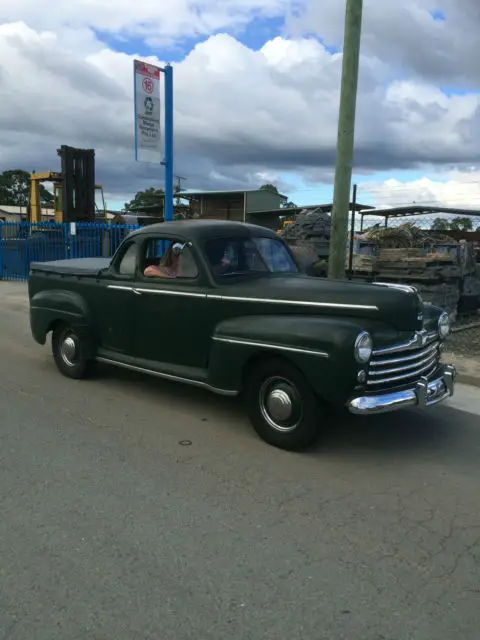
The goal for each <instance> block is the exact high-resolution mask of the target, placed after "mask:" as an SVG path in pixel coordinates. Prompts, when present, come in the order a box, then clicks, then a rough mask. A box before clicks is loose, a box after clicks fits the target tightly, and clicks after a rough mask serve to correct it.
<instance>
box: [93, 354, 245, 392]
mask: <svg viewBox="0 0 480 640" xmlns="http://www.w3.org/2000/svg"><path fill="white" fill-rule="evenodd" d="M95 360H96V361H97V362H103V363H104V364H109V365H112V366H114V367H120V368H121V369H128V370H129V371H136V372H137V373H145V374H147V375H150V376H155V377H156V378H162V379H163V380H169V381H171V382H182V383H183V384H188V385H191V386H193V387H200V388H201V389H206V390H208V391H212V392H213V393H217V394H218V395H221V396H236V395H238V391H230V390H228V389H219V388H218V387H212V386H211V385H209V384H207V383H206V382H201V381H200V380H191V379H189V378H182V377H181V376H174V375H172V374H170V373H160V372H159V371H154V370H153V369H145V368H144V367H137V366H135V365H133V364H126V363H125V362H118V360H111V359H110V358H103V357H101V356H98V357H96V358H95Z"/></svg>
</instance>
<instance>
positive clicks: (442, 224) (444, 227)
mask: <svg viewBox="0 0 480 640" xmlns="http://www.w3.org/2000/svg"><path fill="white" fill-rule="evenodd" d="M431 229H432V231H448V230H449V229H450V223H449V221H448V220H444V219H443V218H435V220H434V221H433V223H432V227H431Z"/></svg>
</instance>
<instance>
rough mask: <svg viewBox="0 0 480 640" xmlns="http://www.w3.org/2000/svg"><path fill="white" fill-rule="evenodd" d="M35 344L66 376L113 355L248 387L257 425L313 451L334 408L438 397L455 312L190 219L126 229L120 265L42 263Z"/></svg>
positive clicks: (382, 407)
mask: <svg viewBox="0 0 480 640" xmlns="http://www.w3.org/2000/svg"><path fill="white" fill-rule="evenodd" d="M29 297H30V321H31V330H32V334H33V337H34V339H35V340H36V341H37V342H38V343H40V344H42V345H43V344H45V342H46V339H47V335H48V333H49V332H52V350H53V357H54V359H55V363H56V365H57V367H58V369H59V370H60V371H61V372H62V373H63V374H64V375H66V376H68V377H71V378H82V377H84V376H86V375H87V374H88V373H89V372H90V370H91V368H92V365H93V364H94V363H95V362H104V363H109V364H111V365H117V366H119V367H125V368H127V369H131V370H133V371H140V372H144V373H147V374H151V375H155V376H159V377H161V378H165V379H167V380H173V381H178V382H184V383H188V384H193V385H197V386H199V387H202V388H204V389H208V390H209V391H213V392H216V393H220V394H224V395H231V396H235V395H237V394H242V395H243V396H244V399H245V405H246V410H247V412H248V415H249V417H250V420H251V422H252V424H253V426H254V428H255V430H256V431H257V433H258V434H259V435H260V436H261V437H262V438H263V439H264V440H265V441H267V442H268V443H270V444H272V445H274V446H277V447H280V448H284V449H289V450H298V449H301V448H304V447H306V446H308V445H310V444H311V443H312V442H313V441H314V440H315V439H316V437H317V436H318V434H319V433H320V431H321V428H322V422H323V420H325V419H326V415H327V414H326V412H325V411H324V409H325V408H326V406H327V405H340V406H346V407H347V408H348V409H349V410H350V411H351V412H352V413H354V414H359V415H370V414H377V413H382V412H383V413H384V412H388V411H392V410H394V409H400V408H403V407H422V408H426V407H428V406H431V405H434V404H437V403H439V402H441V401H442V400H444V399H445V398H447V397H449V396H451V395H452V394H453V390H454V382H455V376H456V373H455V368H454V367H453V366H451V365H448V364H442V363H441V349H442V342H443V340H444V339H445V338H446V336H447V334H448V332H449V320H448V316H447V315H446V314H445V313H444V312H442V310H441V309H438V308H436V307H433V306H430V305H427V304H424V303H423V302H422V300H421V298H420V297H419V295H418V294H417V292H416V291H415V290H414V289H412V288H410V287H404V286H393V285H376V284H373V285H372V284H368V285H367V284H360V283H352V282H347V281H334V280H326V279H317V278H312V277H308V276H306V275H304V274H302V273H300V270H299V268H298V266H297V264H296V262H295V260H294V257H293V255H292V253H291V252H290V250H289V248H288V247H287V245H286V244H284V242H283V241H282V240H281V239H280V238H279V237H278V235H277V234H275V233H273V232H271V231H269V230H268V229H265V228H263V227H259V226H255V225H246V224H241V223H235V222H219V221H212V220H190V221H179V222H167V223H164V224H156V225H151V226H148V227H145V228H142V229H139V230H138V231H135V232H133V233H131V234H130V235H129V236H128V237H127V238H126V239H125V240H124V241H123V242H122V244H121V245H120V247H119V248H118V250H117V251H116V253H115V255H114V256H113V258H111V259H102V258H84V259H80V260H61V261H57V262H45V263H33V264H32V265H31V272H30V277H29Z"/></svg>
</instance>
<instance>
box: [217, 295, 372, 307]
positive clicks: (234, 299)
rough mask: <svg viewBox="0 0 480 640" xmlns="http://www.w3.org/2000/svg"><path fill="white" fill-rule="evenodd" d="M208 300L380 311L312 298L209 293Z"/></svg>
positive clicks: (362, 305)
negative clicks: (292, 298)
mask: <svg viewBox="0 0 480 640" xmlns="http://www.w3.org/2000/svg"><path fill="white" fill-rule="evenodd" d="M207 299H208V300H220V301H221V302H224V301H228V302H262V303H265V304H287V305H291V306H292V305H293V306H302V307H318V308H324V309H356V310H357V311H360V310H363V311H378V310H379V309H378V307H375V306H371V305H366V304H341V303H337V302H312V301H311V300H310V301H309V300H280V299H276V298H244V297H241V296H221V295H216V294H207Z"/></svg>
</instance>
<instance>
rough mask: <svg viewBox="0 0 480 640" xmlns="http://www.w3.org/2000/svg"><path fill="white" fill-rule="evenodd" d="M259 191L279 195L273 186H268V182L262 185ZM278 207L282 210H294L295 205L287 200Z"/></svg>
mask: <svg viewBox="0 0 480 640" xmlns="http://www.w3.org/2000/svg"><path fill="white" fill-rule="evenodd" d="M260 189H263V191H271V192H272V193H279V191H278V189H277V187H276V186H275V185H274V184H270V183H269V182H267V183H266V184H262V186H261V187H260ZM280 206H281V208H282V209H295V208H296V206H297V205H296V204H295V203H294V202H292V201H291V200H289V199H288V198H287V199H286V200H284V201H283V202H282V204H281V205H280Z"/></svg>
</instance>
